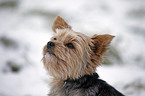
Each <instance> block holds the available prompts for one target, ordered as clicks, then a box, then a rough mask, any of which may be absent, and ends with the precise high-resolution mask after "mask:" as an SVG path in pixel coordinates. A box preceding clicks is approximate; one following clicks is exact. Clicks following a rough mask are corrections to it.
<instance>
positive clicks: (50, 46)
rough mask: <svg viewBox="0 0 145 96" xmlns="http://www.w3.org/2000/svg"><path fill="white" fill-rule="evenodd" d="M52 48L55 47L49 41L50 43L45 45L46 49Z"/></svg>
mask: <svg viewBox="0 0 145 96" xmlns="http://www.w3.org/2000/svg"><path fill="white" fill-rule="evenodd" d="M53 47H55V44H54V42H51V41H50V42H48V43H47V48H48V49H50V48H53Z"/></svg>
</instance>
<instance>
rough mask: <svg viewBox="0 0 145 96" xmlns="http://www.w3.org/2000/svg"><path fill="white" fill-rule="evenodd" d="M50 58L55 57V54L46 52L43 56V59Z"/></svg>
mask: <svg viewBox="0 0 145 96" xmlns="http://www.w3.org/2000/svg"><path fill="white" fill-rule="evenodd" d="M51 57H55V54H54V53H50V52H47V53H46V54H45V58H51Z"/></svg>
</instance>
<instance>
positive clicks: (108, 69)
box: [0, 0, 145, 96]
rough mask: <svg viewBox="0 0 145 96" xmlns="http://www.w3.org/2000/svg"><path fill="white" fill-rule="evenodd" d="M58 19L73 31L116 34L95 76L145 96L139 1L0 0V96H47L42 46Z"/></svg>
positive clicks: (130, 94) (144, 34)
mask: <svg viewBox="0 0 145 96" xmlns="http://www.w3.org/2000/svg"><path fill="white" fill-rule="evenodd" d="M57 15H60V16H62V17H64V18H65V19H66V20H67V21H68V22H69V24H70V25H72V27H73V29H74V30H75V31H79V32H83V33H85V34H89V35H90V36H91V35H93V34H105V33H108V34H112V35H115V36H116V38H115V39H114V40H113V42H112V44H111V50H110V51H111V52H110V54H109V55H108V56H106V57H107V58H109V60H106V61H105V62H106V63H110V65H103V66H100V67H99V68H98V69H97V72H98V73H99V74H100V77H101V78H102V79H104V80H106V81H107V82H108V83H109V84H111V85H113V86H115V88H117V89H119V90H120V91H121V92H123V93H124V94H126V96H144V95H145V59H144V58H145V54H144V53H145V50H144V49H145V44H144V42H145V27H144V25H145V1H144V0H92V1H90V0H83V1H82V0H0V96H46V94H47V93H48V91H49V86H48V82H49V81H50V77H49V76H48V75H47V73H46V71H45V69H44V67H43V64H42V62H41V58H42V48H43V46H44V45H45V44H46V43H47V42H48V41H49V39H50V37H51V36H52V34H53V32H52V31H51V25H52V23H53V19H54V18H55V17H56V16H57Z"/></svg>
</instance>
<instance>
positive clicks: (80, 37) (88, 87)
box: [42, 16, 124, 96]
mask: <svg viewBox="0 0 145 96" xmlns="http://www.w3.org/2000/svg"><path fill="white" fill-rule="evenodd" d="M52 29H53V31H54V36H53V37H52V38H51V41H49V42H48V43H47V44H46V45H45V46H44V48H43V58H42V61H43V64H44V67H45V68H46V70H47V71H48V74H49V75H50V76H52V77H53V79H52V82H51V83H50V84H51V89H50V93H49V94H48V96H124V95H123V94H122V93H120V92H119V91H117V90H116V89H115V88H113V87H112V86H111V85H109V84H107V83H106V82H105V81H103V80H101V79H99V76H98V74H97V73H96V72H95V70H96V67H97V66H99V65H100V62H101V61H102V55H103V54H104V53H105V52H106V50H107V48H108V45H109V44H110V42H111V40H112V39H113V37H114V36H112V35H109V34H103V35H96V34H95V35H93V36H92V37H89V36H87V35H85V34H82V33H79V32H75V31H73V30H72V27H71V26H70V25H68V24H67V23H66V21H65V20H64V19H63V18H61V17H60V16H57V17H56V19H55V21H54V24H53V27H52Z"/></svg>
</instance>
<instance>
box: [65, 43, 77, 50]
mask: <svg viewBox="0 0 145 96" xmlns="http://www.w3.org/2000/svg"><path fill="white" fill-rule="evenodd" d="M65 46H67V47H68V48H71V49H73V48H75V47H74V45H73V44H72V43H68V44H66V45H65Z"/></svg>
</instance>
